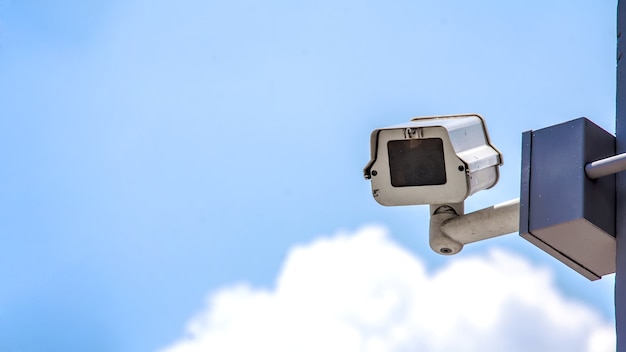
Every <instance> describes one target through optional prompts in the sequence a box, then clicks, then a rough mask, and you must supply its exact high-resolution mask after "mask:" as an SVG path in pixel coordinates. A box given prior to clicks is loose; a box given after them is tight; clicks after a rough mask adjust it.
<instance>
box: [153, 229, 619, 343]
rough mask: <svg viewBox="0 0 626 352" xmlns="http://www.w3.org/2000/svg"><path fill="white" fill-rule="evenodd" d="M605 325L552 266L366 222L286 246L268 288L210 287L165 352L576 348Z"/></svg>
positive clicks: (602, 338) (601, 339) (604, 331)
mask: <svg viewBox="0 0 626 352" xmlns="http://www.w3.org/2000/svg"><path fill="white" fill-rule="evenodd" d="M614 346H615V334H614V329H613V326H612V324H610V323H609V322H606V321H603V320H602V319H601V318H600V315H599V314H598V313H596V312H595V311H594V310H593V309H591V308H589V307H587V306H585V305H583V304H582V303H580V302H577V301H573V300H569V299H567V298H565V297H564V296H563V295H562V294H561V293H559V292H558V290H557V289H556V288H555V286H554V283H553V280H552V277H551V273H550V272H549V271H548V270H546V269H542V268H537V267H534V266H532V265H531V264H530V263H529V262H528V261H527V260H525V259H523V258H521V257H519V256H517V255H515V254H512V253H509V252H505V251H502V250H492V251H490V252H489V253H488V254H487V255H486V256H484V257H470V258H467V257H464V258H463V259H450V263H449V264H448V265H447V266H445V267H443V268H442V269H441V270H439V271H437V272H434V273H428V272H427V271H426V270H425V268H424V264H423V263H422V261H421V259H420V258H418V257H416V256H414V255H413V254H412V253H410V252H408V251H406V250H405V249H403V248H401V247H400V246H398V245H397V244H395V243H394V242H392V241H391V240H390V239H389V238H388V236H387V234H386V232H385V230H384V229H381V228H378V227H367V228H364V229H362V230H360V231H358V232H357V233H355V234H352V235H348V234H340V235H337V236H335V237H333V238H328V239H319V240H317V241H315V242H313V243H311V244H309V245H306V246H300V247H296V248H294V249H293V250H291V252H290V253H289V256H288V257H287V260H286V261H285V263H284V266H283V268H282V271H281V272H280V273H279V276H278V279H277V284H276V287H275V288H274V289H273V290H263V289H257V288H252V287H249V286H248V285H238V286H234V287H229V288H225V289H222V290H220V291H217V292H215V293H213V294H212V295H210V297H209V300H208V306H207V308H206V310H205V311H203V312H201V313H200V314H198V316H197V317H195V318H193V319H192V320H191V322H190V323H189V325H188V328H187V335H186V336H185V337H183V338H181V340H180V341H178V342H176V343H174V344H173V345H172V346H170V347H169V348H167V349H165V351H167V352H197V351H220V352H226V351H272V352H282V351H325V352H326V351H330V352H332V351H340V352H351V351H367V352H377V351H398V352H400V351H429V352H430V351H461V352H462V351H486V352H490V351H507V352H514V351H585V352H606V351H614V349H615V347H614Z"/></svg>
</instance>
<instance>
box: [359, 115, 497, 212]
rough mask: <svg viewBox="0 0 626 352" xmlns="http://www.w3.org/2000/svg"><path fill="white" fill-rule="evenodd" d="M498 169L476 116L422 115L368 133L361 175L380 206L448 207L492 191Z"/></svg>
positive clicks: (484, 128) (495, 150) (481, 120)
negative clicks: (366, 160) (368, 151)
mask: <svg viewBox="0 0 626 352" xmlns="http://www.w3.org/2000/svg"><path fill="white" fill-rule="evenodd" d="M500 165H502V155H501V154H500V152H499V151H498V149H496V148H495V147H494V146H493V145H492V144H491V142H490V141H489V136H488V134H487V128H486V126H485V123H484V120H483V118H482V117H481V116H480V115H477V114H466V115H446V116H427V117H416V118H413V119H411V121H410V122H408V123H405V124H400V125H395V126H391V127H385V128H380V129H377V130H374V131H373V132H372V135H371V160H370V162H369V163H368V164H367V165H366V166H365V169H364V174H365V178H366V179H369V180H371V182H372V194H373V196H374V199H376V201H377V202H378V203H380V204H382V205H415V204H449V203H460V202H462V201H464V200H465V199H466V198H467V197H469V196H470V195H472V194H474V193H476V192H478V191H480V190H483V189H488V188H491V187H493V186H494V185H495V184H496V183H497V182H498V177H499V170H498V167H499V166H500Z"/></svg>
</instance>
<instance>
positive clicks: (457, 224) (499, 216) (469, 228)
mask: <svg viewBox="0 0 626 352" xmlns="http://www.w3.org/2000/svg"><path fill="white" fill-rule="evenodd" d="M441 231H442V232H443V233H444V234H446V235H447V236H449V237H450V238H451V239H453V240H455V241H458V242H460V243H462V244H467V243H472V242H477V241H481V240H486V239H488V238H492V237H497V236H501V235H506V234H507V233H511V232H517V231H519V198H517V199H513V200H510V201H508V202H504V203H500V204H496V205H494V206H491V207H488V208H485V209H481V210H478V211H475V212H473V213H469V214H465V215H461V216H457V217H454V218H451V219H449V220H446V221H444V222H443V224H441Z"/></svg>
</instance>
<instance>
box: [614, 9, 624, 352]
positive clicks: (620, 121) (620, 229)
mask: <svg viewBox="0 0 626 352" xmlns="http://www.w3.org/2000/svg"><path fill="white" fill-rule="evenodd" d="M622 35H626V2H624V1H619V0H618V1H617V87H616V88H617V94H616V100H615V114H616V116H615V135H616V153H624V152H626V58H625V57H624V53H625V52H626V41H624V40H622ZM616 177H617V178H616V192H617V209H616V214H615V215H616V216H615V219H616V224H615V226H616V237H617V253H616V259H615V260H616V263H615V329H616V333H617V351H626V278H622V275H626V216H624V214H626V175H625V174H624V173H619V174H617V175H616Z"/></svg>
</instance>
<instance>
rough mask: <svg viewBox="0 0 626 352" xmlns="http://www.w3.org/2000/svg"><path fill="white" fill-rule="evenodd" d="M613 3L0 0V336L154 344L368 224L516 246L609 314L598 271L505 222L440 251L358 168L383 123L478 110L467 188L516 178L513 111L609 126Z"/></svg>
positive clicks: (525, 125)
mask: <svg viewBox="0 0 626 352" xmlns="http://www.w3.org/2000/svg"><path fill="white" fill-rule="evenodd" d="M615 16H616V2H615V1H603V2H598V1H591V0H576V1H565V0H555V1H549V2H548V1H538V0H537V1H507V2H502V1H495V0H482V1H472V2H461V1H453V0H444V1H435V0H431V1H392V2H374V1H356V0H355V1H350V0H346V1H298V2H289V1H268V2H263V3H259V2H255V1H228V2H227V1H199V0H183V1H176V2H174V1H160V0H159V1H142V0H130V1H123V2H122V1H108V2H104V1H101V2H81V1H70V0H66V1H62V0H61V1H56V2H54V3H50V2H44V1H19V2H18V1H10V0H0V160H2V165H3V168H2V171H0V241H1V245H0V278H1V279H2V282H3V285H2V288H1V289H0V350H7V351H10V350H14V351H41V350H53V351H84V350H90V351H155V350H159V349H163V348H166V347H167V346H171V345H173V344H175V343H176V342H177V341H179V340H180V339H181V338H182V337H183V336H184V335H185V331H186V330H185V329H186V328H185V327H186V326H187V324H188V322H189V321H190V320H192V318H193V317H194V316H197V315H198V314H201V313H200V312H204V311H208V312H211V309H214V310H215V309H217V308H215V307H213V308H211V307H209V308H206V307H205V301H206V299H207V297H212V295H215V294H217V293H219V292H226V294H227V293H228V292H230V291H228V290H227V288H228V287H232V286H233V285H237V284H241V283H243V284H245V285H247V287H251V288H252V290H253V292H256V291H254V290H269V291H272V290H274V289H275V287H276V286H275V285H276V283H277V280H279V278H280V277H281V276H280V275H281V274H280V273H281V272H282V270H284V269H285V268H286V267H287V264H285V263H288V261H287V262H286V258H288V255H289V253H292V252H293V250H294V248H296V247H297V246H307V244H308V245H311V243H315V241H316V240H319V238H320V237H321V238H334V237H333V236H335V235H336V234H337V233H350V234H353V235H354V236H357V237H358V235H356V234H358V233H360V232H359V231H362V230H359V229H362V228H363V227H364V226H369V225H377V226H381V227H382V228H384V229H385V231H388V233H389V239H388V240H389V241H391V242H393V243H394V245H397V246H400V248H402V249H403V250H405V251H407V252H408V253H410V254H411V255H413V256H415V258H418V259H416V260H418V262H420V263H422V264H423V266H424V268H425V270H426V271H427V272H429V273H436V272H438V270H442V268H447V267H449V266H450V265H453V263H455V262H456V261H461V262H462V261H463V260H470V259H472V258H489V255H490V254H489V253H491V251H493V250H498V251H500V250H502V251H505V253H510V255H511V256H513V257H515V258H518V257H519V258H523V260H525V261H527V262H528V263H529V265H530V266H531V267H532V268H537V270H547V271H548V272H550V273H551V274H550V275H552V276H551V277H552V279H551V280H553V284H554V286H553V288H554V290H555V292H558V293H559V295H560V296H559V297H562V298H563V299H564V300H574V301H576V302H578V304H580V305H583V306H585V307H588V308H589V309H591V310H592V311H593V312H595V313H594V314H596V313H597V314H598V316H599V317H600V318H598V319H600V320H602V321H603V324H604V323H607V324H610V323H611V322H612V321H613V293H612V290H613V283H612V278H610V277H609V278H605V279H603V280H601V281H599V282H593V283H591V282H588V281H587V280H586V279H584V278H582V277H580V276H579V275H578V274H576V273H574V272H572V271H571V270H569V269H568V268H566V267H565V266H564V265H562V264H561V263H559V262H557V261H556V260H554V259H553V258H551V257H549V256H548V255H546V254H544V253H543V252H541V251H540V250H538V249H536V248H534V247H533V246H532V245H531V244H529V243H527V242H525V241H524V240H523V239H521V238H519V237H518V236H517V235H515V234H511V235H508V236H505V237H503V238H498V239H494V240H491V241H488V242H485V243H478V244H474V245H470V246H467V247H466V248H465V249H464V250H463V252H462V253H461V254H459V255H458V256H456V257H454V258H449V257H441V256H438V255H436V254H434V253H431V251H430V249H429V248H428V241H427V224H428V213H427V207H425V206H423V207H391V208H386V207H381V206H379V205H378V204H377V203H376V202H375V201H374V200H373V199H372V197H371V195H370V188H369V187H370V186H369V184H368V182H366V181H364V180H363V178H362V168H363V166H364V165H365V163H366V162H367V161H368V158H369V133H370V131H371V130H373V129H375V128H378V127H383V126H388V125H392V124H396V123H402V122H405V121H407V120H408V119H410V118H411V117H412V116H418V115H432V114H450V113H464V112H477V113H480V114H482V115H483V116H484V117H485V119H486V120H487V123H488V127H489V131H490V134H491V138H492V141H493V143H494V144H495V145H496V146H497V147H498V148H499V149H500V150H501V151H502V152H503V154H504V159H505V164H504V166H503V168H502V169H501V181H500V183H499V184H498V185H497V186H496V187H495V188H493V189H491V190H489V191H486V192H481V193H479V194H477V195H475V196H473V197H472V198H471V199H469V200H468V201H467V203H466V208H467V209H468V210H473V209H478V208H482V207H485V206H488V205H491V204H494V203H499V202H502V201H505V200H509V199H512V198H516V197H518V196H519V195H518V193H519V171H520V167H519V164H520V157H519V155H520V152H521V148H520V146H521V134H522V132H524V131H527V130H530V129H539V128H542V127H546V126H549V125H552V124H556V123H560V122H564V121H567V120H571V119H574V118H578V117H580V116H586V117H588V118H590V119H592V120H593V121H594V122H596V123H597V124H598V125H600V126H601V127H603V128H605V129H607V130H608V131H610V132H614V112H615V107H614V105H615V104H614V100H615V99H614V94H615V87H614V86H615ZM381 231H383V230H381ZM298 248H299V247H298ZM344 255H345V258H346V261H349V260H350V258H351V257H350V255H351V252H349V251H348V252H346V253H344ZM318 260H319V261H320V262H323V261H324V258H319V259H318ZM485 260H486V259H485ZM313 262H316V261H313ZM337 265H338V266H341V265H342V264H341V261H338V262H337ZM433 275H434V274H433ZM476 275H477V277H479V276H480V273H477V274H476ZM494 277H499V276H494ZM494 284H495V283H494ZM320 285H324V282H323V281H322V282H321V283H320ZM550 287H552V286H550ZM454 289H455V290H462V289H463V286H457V287H455V288H454ZM224 290H226V291H224ZM272 292H273V291H272ZM469 304H471V303H468V305H469Z"/></svg>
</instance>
